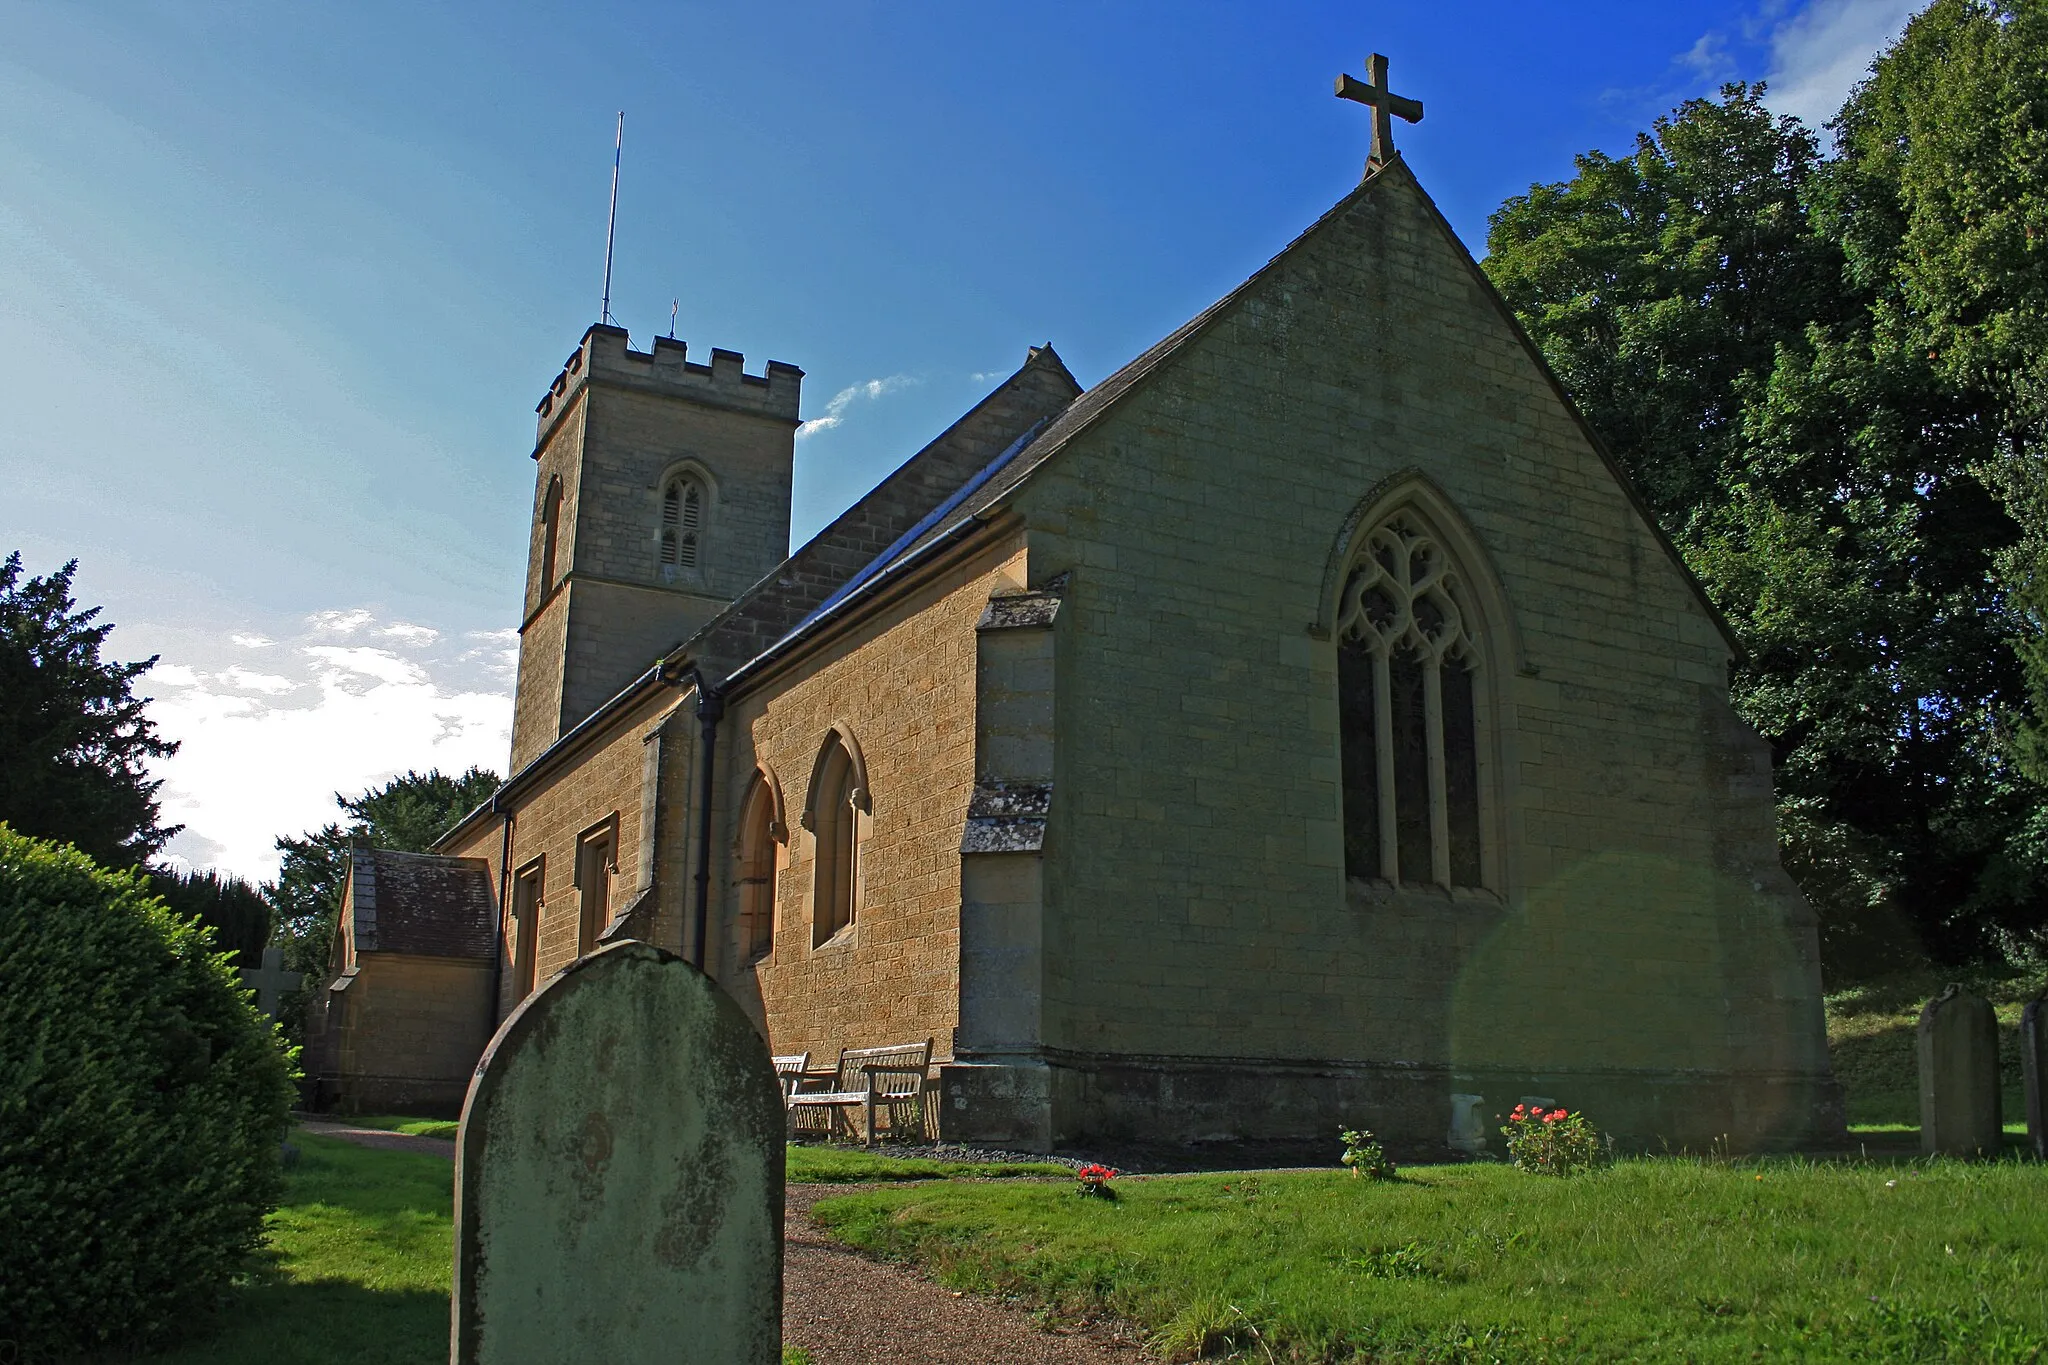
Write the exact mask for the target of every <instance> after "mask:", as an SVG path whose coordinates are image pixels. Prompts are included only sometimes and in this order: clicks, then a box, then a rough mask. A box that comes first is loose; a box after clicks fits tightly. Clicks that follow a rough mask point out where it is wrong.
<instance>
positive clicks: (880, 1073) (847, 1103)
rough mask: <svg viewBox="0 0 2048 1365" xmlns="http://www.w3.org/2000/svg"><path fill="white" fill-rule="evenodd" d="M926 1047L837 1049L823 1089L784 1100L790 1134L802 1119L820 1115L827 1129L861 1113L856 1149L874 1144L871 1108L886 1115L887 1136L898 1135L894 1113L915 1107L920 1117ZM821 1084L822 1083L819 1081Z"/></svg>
mask: <svg viewBox="0 0 2048 1365" xmlns="http://www.w3.org/2000/svg"><path fill="white" fill-rule="evenodd" d="M931 1064H932V1042H931V1039H929V1038H927V1039H925V1040H924V1041H923V1042H922V1043H897V1044H894V1045H892V1046H890V1047H848V1048H841V1049H840V1050H839V1066H838V1068H837V1069H836V1070H835V1071H834V1072H833V1073H832V1077H831V1079H830V1080H829V1081H826V1082H824V1083H825V1084H827V1085H829V1086H830V1088H829V1089H826V1090H806V1089H803V1088H802V1086H801V1084H799V1086H798V1088H797V1089H795V1090H794V1091H793V1092H791V1094H790V1096H789V1119H790V1129H791V1131H792V1132H794V1131H795V1129H796V1126H797V1124H798V1123H799V1121H800V1120H801V1119H802V1117H803V1116H805V1115H806V1114H812V1113H815V1114H822V1115H824V1116H825V1118H826V1121H827V1124H828V1129H827V1131H830V1126H831V1125H835V1124H836V1123H837V1122H838V1121H839V1120H840V1119H842V1118H843V1119H844V1120H845V1122H846V1124H847V1126H848V1127H851V1126H852V1124H853V1114H852V1111H853V1110H855V1109H859V1108H862V1107H863V1106H865V1107H866V1109H867V1125H866V1127H865V1128H863V1129H862V1131H861V1145H862V1146H864V1147H872V1146H874V1145H875V1109H876V1106H878V1105H879V1106H881V1107H882V1108H885V1109H887V1110H888V1112H889V1131H890V1133H891V1134H892V1135H893V1134H895V1133H896V1132H898V1131H899V1130H900V1127H901V1124H902V1119H901V1118H900V1117H898V1108H899V1107H907V1106H909V1105H912V1104H915V1105H917V1106H918V1114H919V1117H920V1118H922V1116H923V1103H924V1084H925V1074H926V1073H927V1072H928V1071H930V1070H931ZM820 1079H821V1080H822V1078H820Z"/></svg>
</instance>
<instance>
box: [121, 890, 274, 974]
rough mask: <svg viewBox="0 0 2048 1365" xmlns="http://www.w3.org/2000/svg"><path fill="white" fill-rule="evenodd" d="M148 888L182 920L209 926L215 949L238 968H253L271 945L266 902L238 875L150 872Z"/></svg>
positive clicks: (269, 919)
mask: <svg viewBox="0 0 2048 1365" xmlns="http://www.w3.org/2000/svg"><path fill="white" fill-rule="evenodd" d="M149 889H150V890H151V891H153V892H155V893H156V894H157V896H158V897H160V898H161V899H162V900H163V902H164V904H165V905H167V906H169V907H170V910H171V913H172V914H174V915H176V916H178V917H179V918H180V919H196V920H198V921H199V922H200V923H201V924H204V925H208V926H210V927H211V928H212V929H213V945H214V948H215V950H216V951H219V952H224V953H227V954H229V955H230V956H229V961H230V963H231V964H232V965H233V966H235V967H237V968H242V967H256V966H259V965H261V963H262V961H263V950H264V948H266V947H267V946H269V943H270V921H271V910H270V902H268V901H266V900H264V899H263V893H262V892H261V891H258V890H257V889H256V888H255V887H253V886H251V885H249V883H247V882H245V881H243V880H242V879H241V878H240V877H229V876H223V875H221V874H220V873H218V872H212V871H206V872H152V873H151V874H150V878H149Z"/></svg>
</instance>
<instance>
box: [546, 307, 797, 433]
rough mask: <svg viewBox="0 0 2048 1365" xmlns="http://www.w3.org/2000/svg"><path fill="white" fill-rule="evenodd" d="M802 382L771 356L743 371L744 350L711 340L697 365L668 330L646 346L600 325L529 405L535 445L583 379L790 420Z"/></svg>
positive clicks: (794, 420) (792, 422) (585, 382)
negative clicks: (535, 423)
mask: <svg viewBox="0 0 2048 1365" xmlns="http://www.w3.org/2000/svg"><path fill="white" fill-rule="evenodd" d="M803 381H804V372H803V371H802V370H800V369H798V368H797V367H796V366H794V365H785V364H784V363H782V362H781V361H779V360H771V361H769V362H768V366H767V372H766V373H764V374H758V375H756V374H748V373H747V372H746V357H745V356H743V355H741V354H740V353H739V352H738V351H726V350H720V349H718V348H716V347H714V348H712V351H711V363H710V364H708V365H701V364H698V363H696V362H695V361H692V360H691V359H690V358H689V347H688V346H687V345H685V344H684V343H683V342H680V341H676V340H674V339H673V338H670V337H656V338H655V340H654V349H653V350H651V351H636V350H634V349H632V347H631V346H630V345H629V344H628V342H627V337H626V329H625V328H623V327H611V326H607V325H604V324H599V325H597V326H594V327H592V328H591V329H590V330H589V331H587V332H585V333H584V334H583V340H582V342H581V343H580V344H579V345H578V346H577V347H576V349H575V350H574V351H573V352H571V353H570V356H569V358H568V360H567V361H565V362H563V365H562V372H561V373H560V374H558V375H556V376H555V382H554V383H552V384H550V385H548V391H547V392H546V393H545V394H543V395H541V400H540V403H539V404H538V405H537V406H536V407H535V409H534V411H535V412H537V413H538V414H539V415H540V424H539V429H538V431H537V432H536V434H535V439H534V450H535V453H536V455H537V454H538V452H539V450H540V448H541V447H542V446H545V445H546V444H547V441H548V436H549V435H550V433H552V432H553V430H554V427H555V424H556V423H557V422H559V421H560V420H561V419H562V416H563V415H564V414H565V413H567V412H568V411H569V410H570V409H571V408H572V407H573V406H574V401H573V400H574V399H575V397H576V394H577V393H578V392H579V391H580V390H581V389H583V388H584V387H585V386H587V385H591V384H608V385H615V386H617V387H619V388H625V389H632V390H636V391H638V392H642V393H653V394H660V395H663V396H666V397H673V398H681V399H684V400H686V401H689V402H692V403H700V404H703V405H704V406H707V407H714V408H724V409H726V410H728V411H732V412H743V413H747V414H749V415H751V416H756V417H768V418H776V419H780V420H782V421H786V422H788V423H790V425H792V426H794V425H795V424H796V423H797V421H798V418H797V407H798V404H799V403H800V402H801V400H802V396H803Z"/></svg>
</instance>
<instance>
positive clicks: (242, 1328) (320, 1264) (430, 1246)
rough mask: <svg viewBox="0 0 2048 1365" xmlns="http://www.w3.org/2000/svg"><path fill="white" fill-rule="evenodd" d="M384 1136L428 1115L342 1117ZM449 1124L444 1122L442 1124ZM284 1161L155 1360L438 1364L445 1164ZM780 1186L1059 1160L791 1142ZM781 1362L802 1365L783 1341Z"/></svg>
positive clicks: (179, 1364) (384, 1154) (308, 1157)
mask: <svg viewBox="0 0 2048 1365" xmlns="http://www.w3.org/2000/svg"><path fill="white" fill-rule="evenodd" d="M351 1121H352V1122H354V1123H356V1124H359V1125H360V1126H362V1127H366V1128H382V1129H388V1130H391V1131H395V1132H408V1131H414V1128H415V1126H416V1125H417V1126H419V1127H425V1128H426V1129H427V1130H428V1135H429V1136H434V1135H436V1134H434V1133H433V1132H432V1129H433V1127H434V1126H435V1121H433V1120H420V1119H402V1118H370V1119H354V1120H351ZM446 1126H447V1127H449V1128H451V1129H452V1128H453V1127H454V1125H453V1124H448V1125H446ZM292 1141H293V1142H294V1143H295V1144H297V1146H298V1148H299V1152H300V1156H299V1162H298V1165H297V1166H296V1167H295V1168H294V1169H293V1170H292V1171H291V1172H290V1173H289V1174H288V1175H287V1176H286V1180H285V1196H284V1202H283V1205H282V1206H281V1207H280V1208H279V1209H278V1211H277V1212H276V1213H274V1214H272V1215H271V1218H270V1245H269V1247H268V1249H267V1251H266V1253H265V1255H264V1257H263V1260H262V1262H261V1264H260V1265H259V1267H258V1269H257V1271H256V1273H255V1274H253V1275H252V1276H251V1277H250V1279H249V1282H248V1283H247V1284H245V1285H244V1286H242V1288H241V1289H240V1290H239V1291H238V1293H237V1294H236V1296H235V1298H234V1300H233V1301H232V1302H231V1303H230V1304H229V1305H228V1306H227V1308H226V1310H225V1311H224V1312H223V1313H222V1314H220V1316H219V1320H218V1321H217V1322H216V1323H214V1324H212V1330H211V1331H209V1332H207V1333H205V1334H204V1335H200V1336H197V1337H195V1339H194V1340H192V1341H191V1342H188V1343H186V1344H185V1345H184V1346H182V1347H180V1348H179V1349H178V1350H175V1351H172V1352H170V1353H168V1354H165V1355H159V1356H152V1357H150V1359H151V1360H152V1361H153V1362H158V1363H159V1365H280V1363H281V1362H289V1363H290V1365H372V1363H373V1362H374V1363H375V1365H409V1363H410V1362H417V1363H418V1365H440V1362H443V1361H445V1360H447V1359H448V1281H449V1275H450V1267H451V1263H452V1259H453V1254H454V1253H453V1245H454V1243H453V1236H454V1233H453V1215H452V1211H451V1202H450V1201H451V1196H452V1182H453V1179H454V1170H455V1168H454V1166H453V1165H452V1164H451V1163H450V1162H449V1160H448V1159H447V1158H446V1157H442V1156H434V1155H428V1154H425V1153H415V1152H395V1151H389V1150H385V1149H382V1148H377V1149H372V1148H365V1147H357V1146H354V1145H352V1144H350V1143H347V1142H343V1141H341V1140H340V1139H338V1138H323V1137H317V1136H315V1135H313V1134H310V1133H305V1132H298V1133H295V1134H293V1137H292ZM789 1165H790V1178H791V1179H793V1180H794V1179H804V1180H833V1181H858V1180H932V1179H939V1178H943V1177H945V1176H951V1175H1010V1174H1030V1175H1040V1174H1045V1173H1047V1172H1052V1173H1057V1174H1061V1175H1064V1174H1066V1169H1065V1168H1064V1167H1061V1166H1020V1165H1004V1166H970V1165H964V1164H959V1163H943V1162H936V1161H902V1160H893V1159H889V1158H884V1157H877V1156H871V1155H869V1154H868V1153H866V1152H858V1151H848V1150H845V1149H837V1148H818V1147H792V1148H791V1149H790V1157H789ZM783 1361H784V1365H809V1361H810V1356H809V1355H808V1354H807V1353H806V1352H804V1351H803V1350H801V1349H800V1348H797V1347H790V1348H788V1349H787V1350H785V1351H784V1352H783Z"/></svg>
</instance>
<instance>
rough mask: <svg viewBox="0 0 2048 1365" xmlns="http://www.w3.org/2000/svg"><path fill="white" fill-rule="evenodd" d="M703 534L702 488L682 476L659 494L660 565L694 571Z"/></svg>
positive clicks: (701, 485) (672, 481)
mask: <svg viewBox="0 0 2048 1365" xmlns="http://www.w3.org/2000/svg"><path fill="white" fill-rule="evenodd" d="M703 534H704V485H703V484H701V483H698V482H697V481H696V480H695V479H693V478H690V477H689V476H687V475H685V476H683V477H681V478H677V479H672V480H670V481H669V485H668V487H667V488H665V489H663V490H662V493H661V563H662V567H664V568H672V569H694V568H696V567H697V552H698V549H699V546H700V543H701V541H702V539H703Z"/></svg>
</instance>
